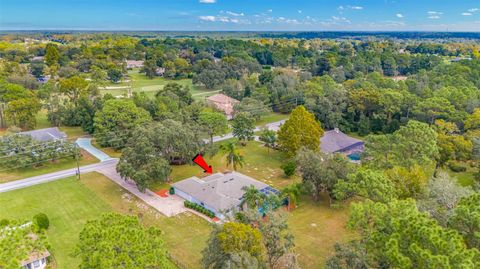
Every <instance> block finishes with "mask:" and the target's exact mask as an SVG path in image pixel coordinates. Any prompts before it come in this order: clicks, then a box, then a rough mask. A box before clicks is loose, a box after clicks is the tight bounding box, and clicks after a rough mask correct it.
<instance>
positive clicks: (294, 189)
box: [282, 184, 301, 210]
mask: <svg viewBox="0 0 480 269" xmlns="http://www.w3.org/2000/svg"><path fill="white" fill-rule="evenodd" d="M300 193H301V190H300V184H291V185H288V186H287V187H285V188H284V189H283V190H282V197H283V198H286V199H287V201H288V207H287V209H288V210H290V209H291V208H295V204H296V203H297V198H298V196H299V195H300Z"/></svg>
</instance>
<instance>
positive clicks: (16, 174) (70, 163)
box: [0, 150, 98, 183]
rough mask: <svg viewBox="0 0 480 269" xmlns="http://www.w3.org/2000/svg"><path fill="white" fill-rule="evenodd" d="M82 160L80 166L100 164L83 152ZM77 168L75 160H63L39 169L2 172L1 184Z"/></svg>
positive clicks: (0, 174) (43, 165) (48, 163)
mask: <svg viewBox="0 0 480 269" xmlns="http://www.w3.org/2000/svg"><path fill="white" fill-rule="evenodd" d="M81 153H82V158H80V161H79V165H80V166H82V165H87V164H92V163H96V162H98V160H97V159H96V158H95V157H93V156H92V155H90V154H89V153H88V152H86V151H83V150H82V151H81ZM75 167H77V162H76V161H75V159H73V158H63V159H61V160H58V161H56V162H47V163H44V164H42V166H39V167H26V168H21V169H15V170H8V171H3V172H0V183H5V182H8V181H13V180H18V179H23V178H27V177H34V176H38V175H42V174H47V173H52V172H56V171H61V170H64V169H70V168H75Z"/></svg>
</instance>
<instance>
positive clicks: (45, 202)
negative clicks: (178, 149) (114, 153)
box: [0, 173, 210, 268]
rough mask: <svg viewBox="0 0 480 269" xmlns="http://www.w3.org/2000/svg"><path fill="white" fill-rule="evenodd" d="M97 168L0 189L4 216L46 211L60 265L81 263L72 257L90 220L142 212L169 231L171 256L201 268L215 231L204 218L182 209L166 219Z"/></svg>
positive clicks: (0, 213)
mask: <svg viewBox="0 0 480 269" xmlns="http://www.w3.org/2000/svg"><path fill="white" fill-rule="evenodd" d="M126 196H129V195H128V194H126V191H124V190H123V189H121V188H120V187H119V186H118V185H116V184H115V183H113V182H111V181H110V180H109V179H107V178H105V177H104V176H102V175H99V174H97V173H89V174H85V175H83V176H82V180H81V181H77V180H76V179H74V178H68V179H64V180H59V181H55V182H51V183H46V184H42V185H37V186H33V187H29V188H26V189H21V190H16V191H12V192H8V193H2V194H0V219H3V218H10V219H23V220H29V219H31V218H32V216H33V215H35V214H37V213H39V212H43V213H45V214H47V215H48V216H49V218H50V228H49V230H48V238H49V241H50V243H51V245H52V253H53V255H54V256H55V259H56V261H57V264H58V266H57V268H76V267H77V266H78V260H77V259H76V258H73V257H71V256H70V254H71V253H72V251H73V250H74V246H75V244H76V242H77V239H78V233H79V232H80V230H81V229H82V227H83V225H84V224H85V222H86V221H87V220H90V219H95V218H98V217H99V216H100V215H101V214H102V213H105V212H110V211H116V212H119V213H123V214H131V215H138V216H141V219H142V221H143V223H144V224H145V225H155V226H157V227H159V228H160V229H161V230H163V231H164V240H165V243H166V245H167V247H168V249H169V251H170V253H171V256H172V258H173V259H174V260H175V261H178V262H179V263H181V264H182V265H183V266H185V267H186V268H200V267H201V263H200V259H201V250H202V249H203V247H204V245H205V241H206V240H207V238H208V235H209V233H210V226H209V224H208V223H207V222H206V221H204V220H203V219H201V218H199V217H197V216H195V215H191V214H182V215H180V216H177V217H172V218H167V217H164V216H163V215H161V214H159V213H157V212H156V211H155V210H154V209H152V208H150V207H148V206H146V205H145V204H143V203H142V202H139V201H138V200H137V199H135V198H129V199H127V198H126Z"/></svg>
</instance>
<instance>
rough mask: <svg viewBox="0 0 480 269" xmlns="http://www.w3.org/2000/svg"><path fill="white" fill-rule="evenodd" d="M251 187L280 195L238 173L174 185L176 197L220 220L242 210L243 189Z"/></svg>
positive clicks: (267, 186) (191, 180)
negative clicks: (199, 207)
mask: <svg viewBox="0 0 480 269" xmlns="http://www.w3.org/2000/svg"><path fill="white" fill-rule="evenodd" d="M250 185H253V186H255V188H257V189H258V190H259V191H260V192H263V193H265V194H278V193H279V192H278V191H277V190H275V189H273V188H272V187H270V186H269V185H267V184H265V183H263V182H260V181H258V180H255V179H253V178H251V177H248V176H246V175H243V174H241V173H238V172H228V173H224V174H222V173H216V174H213V175H210V176H207V177H204V178H202V179H199V178H198V177H191V178H187V179H185V180H182V181H179V182H176V183H174V184H172V186H173V188H174V189H175V194H176V195H178V196H180V197H182V198H183V199H185V200H187V201H190V202H193V203H196V204H199V205H201V206H203V207H205V208H206V209H208V210H211V211H212V212H213V213H215V215H216V216H217V217H218V218H220V219H225V214H228V213H229V212H231V210H232V209H238V210H240V209H241V208H240V205H241V203H242V200H243V194H244V193H245V191H244V190H243V187H248V186H250Z"/></svg>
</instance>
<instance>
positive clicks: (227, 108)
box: [206, 93, 240, 119]
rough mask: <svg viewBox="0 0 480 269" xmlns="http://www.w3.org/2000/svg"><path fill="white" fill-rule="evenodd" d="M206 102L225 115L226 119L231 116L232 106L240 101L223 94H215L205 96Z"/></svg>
mask: <svg viewBox="0 0 480 269" xmlns="http://www.w3.org/2000/svg"><path fill="white" fill-rule="evenodd" d="M206 101H207V104H209V105H211V106H214V107H216V108H217V109H219V110H221V111H223V112H224V113H225V115H227V118H228V119H231V118H232V117H233V107H234V106H235V104H238V103H240V101H238V100H235V99H233V98H231V97H229V96H226V95H225V94H221V93H219V94H215V95H212V96H210V97H207V98H206Z"/></svg>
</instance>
